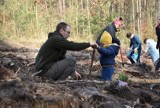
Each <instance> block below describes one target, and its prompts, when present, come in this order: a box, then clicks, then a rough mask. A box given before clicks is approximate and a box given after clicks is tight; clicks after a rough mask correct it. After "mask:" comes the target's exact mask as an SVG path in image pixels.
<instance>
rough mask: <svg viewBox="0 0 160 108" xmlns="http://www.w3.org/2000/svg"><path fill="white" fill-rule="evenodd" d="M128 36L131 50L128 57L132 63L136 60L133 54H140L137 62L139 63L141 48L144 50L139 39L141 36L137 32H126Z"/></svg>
mask: <svg viewBox="0 0 160 108" xmlns="http://www.w3.org/2000/svg"><path fill="white" fill-rule="evenodd" d="M126 37H127V38H128V39H130V46H129V47H130V50H129V53H128V55H127V58H128V59H129V60H130V62H131V63H132V64H134V63H135V61H134V60H133V58H132V57H133V54H138V57H137V58H136V63H137V64H140V55H141V50H142V47H141V45H142V43H141V41H140V39H139V37H138V36H137V35H135V34H132V33H127V34H126Z"/></svg>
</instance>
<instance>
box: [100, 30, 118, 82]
mask: <svg viewBox="0 0 160 108" xmlns="http://www.w3.org/2000/svg"><path fill="white" fill-rule="evenodd" d="M100 44H101V46H99V47H98V52H99V53H100V55H101V57H100V64H101V66H102V75H101V79H102V80H103V81H106V80H109V81H111V80H112V75H113V73H114V65H115V57H116V56H117V54H118V52H119V48H120V47H119V45H118V44H116V43H115V44H112V36H111V35H110V34H109V33H108V32H106V31H104V33H103V35H102V36H101V38H100Z"/></svg>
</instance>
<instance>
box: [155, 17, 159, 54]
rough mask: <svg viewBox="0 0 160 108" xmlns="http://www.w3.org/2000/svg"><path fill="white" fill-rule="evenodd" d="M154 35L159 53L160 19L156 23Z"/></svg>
mask: <svg viewBox="0 0 160 108" xmlns="http://www.w3.org/2000/svg"><path fill="white" fill-rule="evenodd" d="M156 35H157V46H156V48H157V49H159V54H160V19H159V20H158V24H157V26H156Z"/></svg>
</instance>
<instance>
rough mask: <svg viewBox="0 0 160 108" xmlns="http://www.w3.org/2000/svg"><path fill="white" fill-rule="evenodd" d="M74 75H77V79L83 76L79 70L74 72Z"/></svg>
mask: <svg viewBox="0 0 160 108" xmlns="http://www.w3.org/2000/svg"><path fill="white" fill-rule="evenodd" d="M74 75H75V76H76V78H77V79H80V78H81V74H79V73H78V72H77V71H75V72H74Z"/></svg>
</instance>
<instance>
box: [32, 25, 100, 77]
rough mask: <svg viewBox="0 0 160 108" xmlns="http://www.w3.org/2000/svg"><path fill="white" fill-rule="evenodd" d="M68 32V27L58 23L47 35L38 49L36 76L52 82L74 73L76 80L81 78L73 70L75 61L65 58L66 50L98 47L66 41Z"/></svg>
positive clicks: (93, 44)
mask: <svg viewBox="0 0 160 108" xmlns="http://www.w3.org/2000/svg"><path fill="white" fill-rule="evenodd" d="M70 32H71V28H70V26H69V25H68V24H67V23H65V22H60V23H59V24H58V25H57V27H56V30H55V31H54V32H50V33H49V34H48V39H47V40H46V42H45V43H44V44H43V45H42V47H41V48H40V50H39V52H38V55H37V57H36V60H35V65H36V70H37V71H38V72H39V73H38V74H37V75H38V76H44V77H46V78H48V79H52V80H65V79H66V78H67V77H68V76H70V75H71V74H73V73H74V74H75V76H76V77H77V78H81V75H80V74H79V73H78V72H77V71H76V70H75V64H76V61H75V60H74V59H73V58H66V56H65V55H66V52H67V50H72V51H80V50H83V49H86V48H88V47H92V48H97V47H98V45H97V44H96V43H89V42H88V43H85V42H83V43H76V42H73V41H68V40H67V39H68V37H69V36H70Z"/></svg>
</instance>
